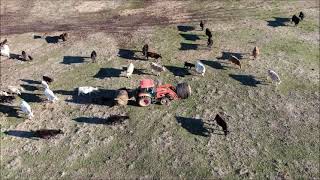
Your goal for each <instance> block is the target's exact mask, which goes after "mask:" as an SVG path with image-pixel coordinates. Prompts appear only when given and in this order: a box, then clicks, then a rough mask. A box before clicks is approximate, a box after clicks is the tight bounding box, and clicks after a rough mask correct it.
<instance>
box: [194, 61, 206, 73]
mask: <svg viewBox="0 0 320 180" xmlns="http://www.w3.org/2000/svg"><path fill="white" fill-rule="evenodd" d="M195 67H196V72H197V73H199V74H201V75H202V76H204V73H205V72H206V67H205V66H204V64H202V63H201V62H200V61H197V62H196V65H195Z"/></svg>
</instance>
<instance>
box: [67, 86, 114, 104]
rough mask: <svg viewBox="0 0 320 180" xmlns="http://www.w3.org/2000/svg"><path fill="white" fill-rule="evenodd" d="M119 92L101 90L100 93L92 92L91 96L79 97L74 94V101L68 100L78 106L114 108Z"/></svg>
mask: <svg viewBox="0 0 320 180" xmlns="http://www.w3.org/2000/svg"><path fill="white" fill-rule="evenodd" d="M116 95H117V90H108V89H99V91H96V92H92V93H91V94H85V95H79V96H78V93H72V99H68V100H66V101H67V102H72V103H76V104H96V105H106V106H109V107H112V106H114V104H115V101H114V99H115V97H116Z"/></svg>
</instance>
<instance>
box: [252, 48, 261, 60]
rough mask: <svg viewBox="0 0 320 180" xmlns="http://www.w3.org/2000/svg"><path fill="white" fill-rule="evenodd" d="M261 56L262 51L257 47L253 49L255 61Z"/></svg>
mask: <svg viewBox="0 0 320 180" xmlns="http://www.w3.org/2000/svg"><path fill="white" fill-rule="evenodd" d="M259 54H260V50H259V48H258V47H257V46H256V47H254V48H253V51H252V56H253V59H257V57H258V56H259Z"/></svg>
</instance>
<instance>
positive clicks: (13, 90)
mask: <svg viewBox="0 0 320 180" xmlns="http://www.w3.org/2000/svg"><path fill="white" fill-rule="evenodd" d="M8 90H9V92H10V93H11V94H18V95H21V92H25V90H24V88H23V87H18V86H8Z"/></svg>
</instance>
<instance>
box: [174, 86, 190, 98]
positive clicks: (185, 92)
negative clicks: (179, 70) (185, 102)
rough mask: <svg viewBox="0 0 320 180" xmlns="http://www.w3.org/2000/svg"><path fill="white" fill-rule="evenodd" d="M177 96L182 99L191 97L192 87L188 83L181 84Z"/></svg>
mask: <svg viewBox="0 0 320 180" xmlns="http://www.w3.org/2000/svg"><path fill="white" fill-rule="evenodd" d="M176 90H177V95H178V97H179V98H181V99H186V98H188V97H189V96H191V87H190V86H189V85H188V83H180V84H178V85H177V88H176Z"/></svg>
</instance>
